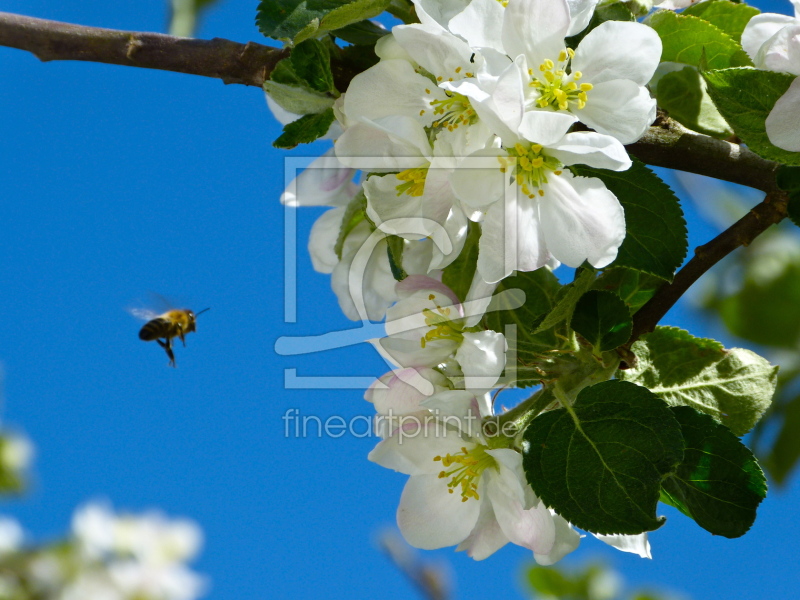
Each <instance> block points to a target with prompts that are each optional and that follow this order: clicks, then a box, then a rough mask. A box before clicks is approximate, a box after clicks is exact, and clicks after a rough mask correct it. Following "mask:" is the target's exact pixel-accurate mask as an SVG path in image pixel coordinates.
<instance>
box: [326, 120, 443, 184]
mask: <svg viewBox="0 0 800 600" xmlns="http://www.w3.org/2000/svg"><path fill="white" fill-rule="evenodd" d="M335 149H336V156H337V158H338V159H339V160H340V161H341V162H342V164H345V165H347V166H350V167H353V168H355V169H364V170H365V171H377V170H379V169H385V170H391V171H403V170H405V169H410V168H414V167H418V166H421V165H423V164H425V163H426V162H428V160H427V159H428V157H429V156H430V153H431V147H430V142H429V141H428V136H427V134H426V133H425V129H424V128H423V127H422V125H420V124H419V123H418V122H417V121H415V120H414V119H412V118H411V117H405V116H402V115H397V116H392V117H383V118H381V119H377V120H376V121H369V122H363V123H356V124H355V125H353V126H351V127H348V128H347V129H346V130H345V131H344V133H342V135H341V136H340V137H339V139H338V140H336V145H335Z"/></svg>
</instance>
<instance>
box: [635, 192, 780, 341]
mask: <svg viewBox="0 0 800 600" xmlns="http://www.w3.org/2000/svg"><path fill="white" fill-rule="evenodd" d="M788 202H789V197H788V194H786V193H785V192H781V191H776V192H773V193H770V194H767V197H766V198H764V200H763V201H762V202H761V203H760V204H758V205H757V206H756V207H754V208H753V209H752V210H751V211H750V212H749V213H747V214H746V215H745V216H744V217H742V218H741V219H739V220H738V221H737V222H736V223H734V224H733V225H731V226H730V227H729V228H728V229H726V230H725V231H723V232H722V233H720V234H719V235H718V236H717V237H715V238H714V239H713V240H711V241H710V242H708V243H707V244H704V245H703V246H698V247H697V248H696V249H695V251H694V256H693V257H692V259H691V260H690V261H689V262H688V263H686V265H684V267H683V268H682V269H681V270H679V271H678V272H677V273H676V274H675V278H674V279H673V280H672V283H667V284H665V285H663V286H661V287H660V288H659V289H658V291H657V292H656V294H655V295H654V296H653V297H652V298H651V299H650V300H649V301H648V302H647V304H645V305H644V306H643V307H642V308H641V309H639V311H638V312H637V313H636V314H635V315H634V317H633V333H632V334H631V339H630V341H628V343H627V344H626V345H625V346H626V347H627V348H628V349H629V348H630V345H631V344H633V342H635V341H636V340H637V339H638V338H639V337H641V336H642V335H644V334H646V333H649V332H651V331H653V329H655V327H656V325H657V324H658V322H659V321H660V320H661V319H662V318H663V317H664V315H665V314H666V313H667V311H668V310H669V309H670V308H672V306H673V305H674V304H675V303H676V302H677V301H678V299H679V298H680V297H681V296H682V295H683V294H684V293H685V292H686V290H688V289H689V288H690V287H691V285H692V284H693V283H694V282H695V281H697V280H698V279H699V278H700V276H701V275H703V273H705V272H706V271H708V270H709V269H710V268H711V267H713V266H714V265H715V264H717V262H719V261H720V260H721V259H723V258H724V257H725V256H727V255H728V254H730V253H731V252H733V251H734V250H735V249H736V248H738V247H739V246H747V245H748V244H750V243H751V242H752V241H753V240H754V239H755V238H756V237H758V236H759V235H761V234H762V233H763V232H764V231H766V230H767V229H768V228H769V227H770V226H771V225H774V224H776V223H779V222H780V221H781V220H783V218H784V217H786V207H787V204H788Z"/></svg>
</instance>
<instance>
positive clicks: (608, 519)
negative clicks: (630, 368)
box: [522, 381, 683, 534]
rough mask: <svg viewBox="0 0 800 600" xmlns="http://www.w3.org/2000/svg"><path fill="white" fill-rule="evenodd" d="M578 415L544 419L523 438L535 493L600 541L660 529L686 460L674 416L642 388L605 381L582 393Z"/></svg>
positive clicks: (547, 415) (550, 414)
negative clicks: (664, 502)
mask: <svg viewBox="0 0 800 600" xmlns="http://www.w3.org/2000/svg"><path fill="white" fill-rule="evenodd" d="M571 412H572V413H574V414H570V412H568V411H567V410H565V409H563V408H562V409H558V410H553V411H550V412H547V413H544V414H542V415H540V416H538V417H536V418H535V419H534V420H533V422H532V423H531V424H530V426H529V427H528V428H527V429H526V430H525V433H524V434H523V439H524V446H523V456H522V465H523V468H524V470H525V475H526V477H527V479H528V483H529V484H530V485H531V487H532V488H533V491H534V492H536V495H537V496H539V498H541V499H542V501H543V502H544V503H545V505H547V506H549V507H551V508H553V509H554V510H555V511H556V512H557V513H558V514H560V515H561V516H562V517H564V518H565V519H566V520H567V521H569V522H571V523H572V524H573V525H575V526H576V527H580V528H581V529H585V530H587V531H591V532H593V533H602V534H615V533H622V534H637V533H642V532H644V531H653V530H654V529H658V528H659V527H660V526H661V525H663V523H664V518H663V517H661V518H658V517H656V514H655V511H656V506H657V504H658V499H659V495H660V490H661V482H662V480H663V478H664V476H665V475H668V474H670V473H672V472H674V470H675V467H676V466H677V465H678V463H680V462H681V460H682V459H683V440H682V438H681V430H680V426H679V425H678V422H677V421H676V420H675V417H674V416H673V415H672V412H671V411H670V409H669V408H668V407H667V405H666V404H664V402H663V401H662V400H660V399H659V398H658V397H656V396H655V395H654V394H652V393H651V392H649V391H648V390H646V389H645V388H643V387H640V386H637V385H633V384H631V383H627V382H624V381H605V382H603V383H598V384H596V385H593V386H591V387H587V388H585V389H583V390H582V391H581V392H580V394H578V398H577V399H576V401H575V404H574V405H573V406H572V409H571Z"/></svg>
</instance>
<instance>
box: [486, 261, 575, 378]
mask: <svg viewBox="0 0 800 600" xmlns="http://www.w3.org/2000/svg"><path fill="white" fill-rule="evenodd" d="M560 289H561V284H559V283H558V279H557V278H556V276H555V275H553V273H552V272H551V271H550V270H549V269H537V270H535V271H530V272H527V273H517V274H516V275H513V276H511V277H506V278H505V279H503V280H502V281H501V282H500V283H499V284H498V286H497V289H496V290H495V293H494V295H493V296H492V301H491V302H490V303H489V307H488V308H487V310H486V315H485V316H484V319H483V323H484V325H485V326H486V328H487V329H493V330H494V331H498V332H500V333H503V334H505V335H506V341H507V342H508V344H509V350H508V356H513V355H514V354H515V353H516V357H517V363H518V366H517V383H516V385H517V386H518V387H530V386H532V385H538V384H539V382H540V380H541V378H542V376H541V374H539V373H537V372H535V371H534V370H532V369H531V366H532V363H533V362H534V361H535V359H536V357H537V355H538V354H539V353H542V352H548V351H550V350H555V349H558V348H559V347H561V346H562V344H563V342H562V340H559V338H558V337H557V336H556V333H555V331H554V330H553V329H552V328H550V329H548V330H547V331H543V332H537V331H536V326H537V325H538V324H539V323H540V322H541V320H542V318H543V316H544V315H546V314H548V313H549V312H550V311H551V310H552V309H553V306H554V305H555V298H556V296H557V294H558V292H559V290H560ZM514 307H519V308H514ZM508 326H515V327H516V336H512V335H511V334H510V330H507V329H506V328H507V327H508Z"/></svg>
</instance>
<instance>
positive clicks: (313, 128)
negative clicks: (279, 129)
mask: <svg viewBox="0 0 800 600" xmlns="http://www.w3.org/2000/svg"><path fill="white" fill-rule="evenodd" d="M334 120H335V117H334V114H333V109H332V108H329V109H328V110H326V111H325V112H323V113H319V114H317V115H305V116H303V117H300V118H299V119H297V120H296V121H292V122H291V123H287V124H286V125H284V127H283V133H282V134H281V135H280V136H279V137H278V139H277V140H275V141H274V142H273V143H272V145H273V146H275V147H276V148H287V149H288V148H294V147H295V146H297V145H298V144H308V143H310V142H313V141H314V140H316V139H319V138H320V137H322V136H323V135H325V134H326V133H328V129H330V127H331V124H332V123H333V121H334Z"/></svg>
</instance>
